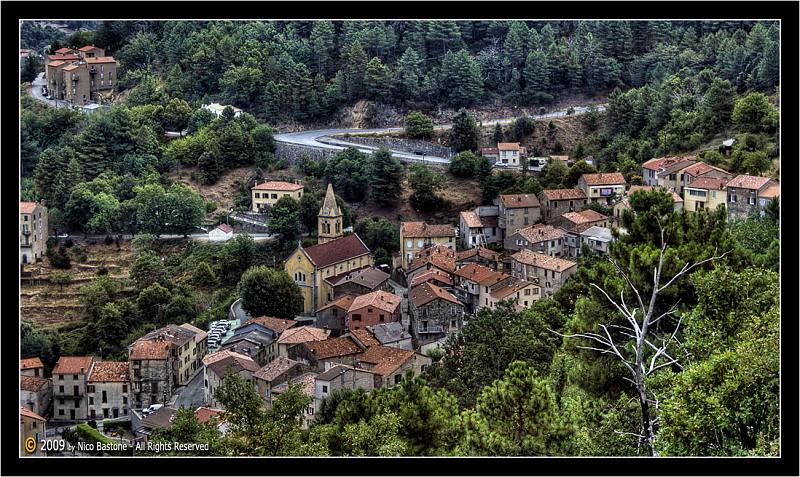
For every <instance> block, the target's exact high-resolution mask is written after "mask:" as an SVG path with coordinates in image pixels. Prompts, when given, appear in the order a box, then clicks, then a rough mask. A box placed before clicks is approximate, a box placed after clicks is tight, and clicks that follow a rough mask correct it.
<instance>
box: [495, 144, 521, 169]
mask: <svg viewBox="0 0 800 477" xmlns="http://www.w3.org/2000/svg"><path fill="white" fill-rule="evenodd" d="M497 151H498V156H499V157H498V159H497V162H499V163H500V164H506V165H508V166H509V167H519V166H520V159H521V158H522V157H523V156H524V155H525V148H524V147H522V146H520V145H519V143H518V142H498V143H497Z"/></svg>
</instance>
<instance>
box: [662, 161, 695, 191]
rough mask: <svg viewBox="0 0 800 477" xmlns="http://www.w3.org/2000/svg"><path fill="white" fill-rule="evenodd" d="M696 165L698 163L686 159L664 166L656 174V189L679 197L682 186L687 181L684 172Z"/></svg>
mask: <svg viewBox="0 0 800 477" xmlns="http://www.w3.org/2000/svg"><path fill="white" fill-rule="evenodd" d="M697 164H699V162H697V161H696V160H693V159H688V160H681V161H678V162H674V163H672V164H669V165H665V166H664V167H663V168H662V169H661V171H659V173H658V184H657V185H658V187H661V188H663V189H666V190H668V191H673V192H676V193H678V194H679V195H680V194H681V193H682V192H683V184H684V182H685V181H686V180H687V178H686V174H685V172H686V171H687V170H688V169H689V168H691V167H693V166H696V165H697ZM695 169H696V167H695Z"/></svg>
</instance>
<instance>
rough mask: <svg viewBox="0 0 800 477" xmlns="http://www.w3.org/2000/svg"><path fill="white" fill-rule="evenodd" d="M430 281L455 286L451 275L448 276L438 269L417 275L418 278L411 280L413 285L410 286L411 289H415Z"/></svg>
mask: <svg viewBox="0 0 800 477" xmlns="http://www.w3.org/2000/svg"><path fill="white" fill-rule="evenodd" d="M430 280H438V281H440V282H442V283H445V284H447V285H452V284H453V279H452V278H450V275H449V274H447V273H445V272H443V271H441V270H439V269H437V268H432V269H430V270H428V271H427V272H425V273H421V274H419V275H417V276H416V277H414V279H413V280H411V283H410V284H409V288H414V287H415V286H417V285H419V284H421V283H425V282H427V281H430Z"/></svg>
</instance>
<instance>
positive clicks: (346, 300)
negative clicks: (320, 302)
mask: <svg viewBox="0 0 800 477" xmlns="http://www.w3.org/2000/svg"><path fill="white" fill-rule="evenodd" d="M353 300H355V297H354V296H352V295H344V296H342V297H339V298H337V299H335V300H333V301H332V302H330V303H328V304H327V305H325V306H322V307H320V308H319V309H317V313H319V312H320V311H322V310H327V309H328V308H331V307H334V306H335V307H337V308H341V309H342V310H344V311H345V312H346V311H347V310H349V309H350V305H352V304H353Z"/></svg>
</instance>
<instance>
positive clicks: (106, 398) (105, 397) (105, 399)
mask: <svg viewBox="0 0 800 477" xmlns="http://www.w3.org/2000/svg"><path fill="white" fill-rule="evenodd" d="M103 402H108V397H107V396H106V392H105V391H103Z"/></svg>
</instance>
